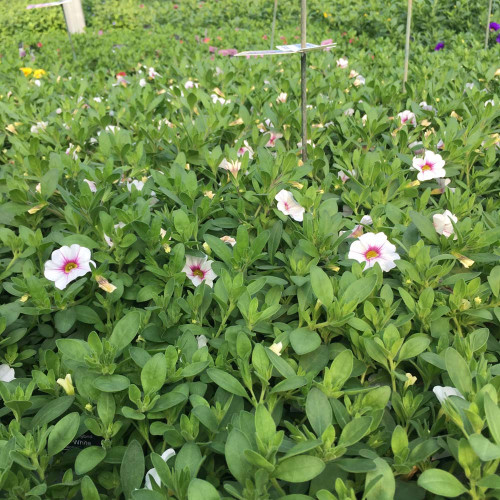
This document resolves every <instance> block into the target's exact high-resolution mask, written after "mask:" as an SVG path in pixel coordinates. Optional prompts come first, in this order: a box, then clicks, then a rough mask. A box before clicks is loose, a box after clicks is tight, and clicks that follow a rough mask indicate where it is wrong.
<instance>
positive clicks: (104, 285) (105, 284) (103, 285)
mask: <svg viewBox="0 0 500 500" xmlns="http://www.w3.org/2000/svg"><path fill="white" fill-rule="evenodd" d="M95 280H96V281H97V284H98V285H99V288H100V289H101V290H104V291H105V292H108V293H112V292H114V291H115V290H116V286H115V285H112V284H111V283H110V282H109V281H108V280H107V279H106V278H105V277H104V276H100V275H97V276H96V277H95Z"/></svg>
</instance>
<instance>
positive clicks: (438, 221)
mask: <svg viewBox="0 0 500 500" xmlns="http://www.w3.org/2000/svg"><path fill="white" fill-rule="evenodd" d="M452 221H453V222H454V223H455V224H456V223H457V222H458V219H457V217H456V215H454V214H452V213H451V212H450V211H449V210H446V211H445V212H444V213H442V214H434V215H433V216H432V223H433V225H434V229H435V230H436V233H438V234H442V235H443V236H445V237H446V238H449V237H450V236H451V235H452V234H454V233H455V230H454V228H453V224H452ZM453 239H454V240H456V239H457V235H456V234H455V236H454V238H453Z"/></svg>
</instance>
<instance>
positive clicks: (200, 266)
mask: <svg viewBox="0 0 500 500" xmlns="http://www.w3.org/2000/svg"><path fill="white" fill-rule="evenodd" d="M212 262H213V260H208V257H207V256H206V255H205V256H204V257H191V256H190V255H186V264H185V266H184V267H183V269H182V272H183V273H186V276H187V277H188V278H189V279H190V280H191V282H192V283H193V285H194V286H199V285H201V284H202V283H206V284H207V285H208V286H209V287H213V286H214V280H215V278H217V275H216V274H215V273H214V272H213V271H212Z"/></svg>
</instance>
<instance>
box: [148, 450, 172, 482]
mask: <svg viewBox="0 0 500 500" xmlns="http://www.w3.org/2000/svg"><path fill="white" fill-rule="evenodd" d="M174 455H175V450H174V449H173V448H169V449H168V450H165V451H164V452H163V453H162V454H161V458H162V459H163V461H164V462H167V461H168V459H169V458H171V457H173V456H174ZM151 478H153V479H154V480H155V483H156V484H157V485H158V486H161V480H160V476H159V475H158V472H156V469H155V468H154V467H153V468H152V469H149V470H148V471H147V472H146V477H145V478H144V487H145V488H146V489H148V490H152V489H153V486H152V485H151Z"/></svg>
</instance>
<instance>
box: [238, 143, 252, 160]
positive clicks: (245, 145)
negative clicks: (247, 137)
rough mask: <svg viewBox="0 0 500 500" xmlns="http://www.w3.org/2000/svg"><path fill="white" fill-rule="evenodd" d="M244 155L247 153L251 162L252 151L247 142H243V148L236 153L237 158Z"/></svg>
mask: <svg viewBox="0 0 500 500" xmlns="http://www.w3.org/2000/svg"><path fill="white" fill-rule="evenodd" d="M245 153H248V158H249V159H250V160H251V159H252V158H253V149H252V147H251V146H250V144H248V141H243V146H241V147H240V148H239V149H238V152H237V153H236V154H237V155H238V156H239V157H241V156H243V155H244V154H245Z"/></svg>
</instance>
